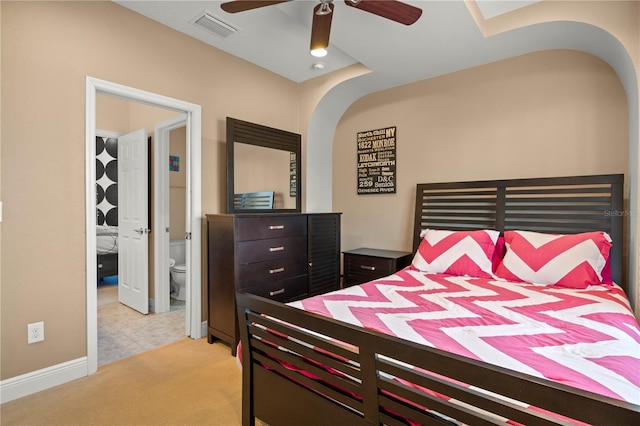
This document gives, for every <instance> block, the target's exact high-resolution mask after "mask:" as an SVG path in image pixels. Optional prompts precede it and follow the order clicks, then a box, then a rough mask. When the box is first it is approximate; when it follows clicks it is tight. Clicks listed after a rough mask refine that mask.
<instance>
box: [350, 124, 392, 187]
mask: <svg viewBox="0 0 640 426" xmlns="http://www.w3.org/2000/svg"><path fill="white" fill-rule="evenodd" d="M357 142H358V151H357V161H358V194H390V193H391V194H395V192H396V127H395V126H393V127H385V128H382V129H376V130H367V131H364V132H358V136H357Z"/></svg>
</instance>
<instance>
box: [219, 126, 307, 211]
mask: <svg viewBox="0 0 640 426" xmlns="http://www.w3.org/2000/svg"><path fill="white" fill-rule="evenodd" d="M300 146H301V136H300V135H299V134H297V133H291V132H287V131H284V130H279V129H274V128H271V127H267V126H262V125H259V124H255V123H249V122H247V121H242V120H238V119H234V118H231V117H227V213H242V212H245V213H255V212H288V211H290V212H300V211H301V197H300V195H301V191H300V179H299V177H300V168H301V167H300Z"/></svg>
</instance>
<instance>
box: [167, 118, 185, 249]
mask: <svg viewBox="0 0 640 426" xmlns="http://www.w3.org/2000/svg"><path fill="white" fill-rule="evenodd" d="M169 155H173V156H178V157H180V164H179V166H180V167H179V168H180V170H178V171H173V170H172V171H170V172H169V239H171V240H184V234H185V232H186V228H185V224H186V220H187V215H186V203H187V173H186V170H187V163H186V160H187V128H186V127H180V128H179V129H175V130H172V131H171V132H170V133H169ZM168 162H169V160H168V159H167V164H168ZM167 167H168V166H167Z"/></svg>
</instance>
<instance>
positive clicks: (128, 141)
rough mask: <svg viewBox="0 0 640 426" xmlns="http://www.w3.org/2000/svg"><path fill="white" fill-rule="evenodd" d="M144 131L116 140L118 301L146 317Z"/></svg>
mask: <svg viewBox="0 0 640 426" xmlns="http://www.w3.org/2000/svg"><path fill="white" fill-rule="evenodd" d="M147 155H148V145H147V130H146V129H141V130H137V131H135V132H133V133H129V134H127V135H124V136H120V137H119V138H118V301H119V302H120V303H123V304H125V305H127V306H129V307H131V308H133V309H135V310H136V311H139V312H141V313H143V314H148V313H149V274H148V272H149V270H148V265H149V245H148V239H149V223H148V160H147Z"/></svg>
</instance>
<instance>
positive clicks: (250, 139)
mask: <svg viewBox="0 0 640 426" xmlns="http://www.w3.org/2000/svg"><path fill="white" fill-rule="evenodd" d="M301 141H302V137H301V136H300V135H299V134H297V133H292V132H287V131H285V130H279V129H274V128H272V127H267V126H262V125H260V124H255V123H250V122H248V121H243V120H238V119H236V118H231V117H227V213H229V214H236V213H286V212H291V213H300V212H301V210H302V185H301V183H300V177H301V174H300V172H301V169H302V168H301V145H302V142H301ZM236 143H243V144H247V145H256V146H261V147H264V148H272V149H278V150H282V151H287V152H294V153H295V154H296V166H295V168H296V207H295V208H291V209H247V210H236V209H235V208H234V205H233V196H234V194H235V188H234V182H235V175H234V172H235V170H234V168H235V167H234V144H236Z"/></svg>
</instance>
